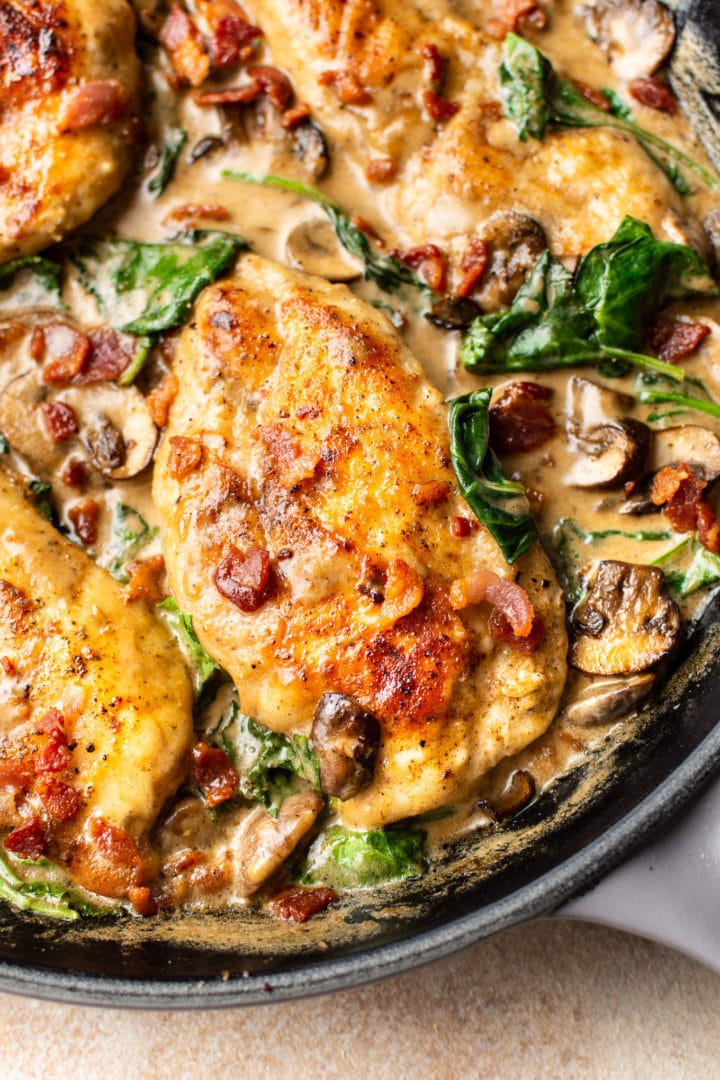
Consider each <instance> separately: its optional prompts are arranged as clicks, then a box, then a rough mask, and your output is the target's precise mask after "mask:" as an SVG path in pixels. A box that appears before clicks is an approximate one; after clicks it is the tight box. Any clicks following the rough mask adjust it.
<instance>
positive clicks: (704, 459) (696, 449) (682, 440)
mask: <svg viewBox="0 0 720 1080" xmlns="http://www.w3.org/2000/svg"><path fill="white" fill-rule="evenodd" d="M681 462H685V463H686V464H687V465H689V467H690V468H691V469H692V471H693V472H694V473H695V475H696V476H700V477H702V479H703V480H707V482H708V483H712V481H713V480H717V478H718V476H720V439H718V437H717V435H716V434H715V432H714V431H709V430H708V428H704V427H701V426H700V425H699V424H683V425H682V426H680V427H669V428H664V429H663V430H662V431H656V432H655V437H654V438H653V441H652V446H651V448H650V453H649V455H648V459H647V471H648V472H651V473H655V472H657V471H658V469H662V468H664V467H665V466H666V465H679V464H680V463H681Z"/></svg>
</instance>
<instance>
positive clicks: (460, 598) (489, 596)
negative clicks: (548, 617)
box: [450, 567, 535, 638]
mask: <svg viewBox="0 0 720 1080" xmlns="http://www.w3.org/2000/svg"><path fill="white" fill-rule="evenodd" d="M483 602H487V603H488V604H492V606H493V607H495V608H498V610H499V611H501V612H502V614H503V615H504V616H505V617H506V619H507V620H508V622H509V623H510V626H511V627H512V631H513V633H514V634H515V636H516V637H519V638H526V637H528V635H529V634H530V632H531V631H532V628H533V622H534V619H535V612H534V610H533V606H532V603H531V602H530V597H529V596H528V594H527V593H526V592H525V590H524V589H523V587H522V586H521V585H518V583H517V582H516V581H508V580H507V578H502V577H500V575H499V574H496V573H495V571H494V570H486V569H485V568H484V567H483V568H482V569H480V570H476V571H475V573H474V575H473V577H472V579H471V580H470V581H467V580H456V581H453V583H452V585H451V586H450V604H451V606H452V607H453V608H455V610H456V611H458V610H460V609H461V608H464V607H467V606H468V605H469V604H482V603H483Z"/></svg>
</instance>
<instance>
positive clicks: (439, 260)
mask: <svg viewBox="0 0 720 1080" xmlns="http://www.w3.org/2000/svg"><path fill="white" fill-rule="evenodd" d="M392 255H393V257H394V258H395V259H399V260H400V262H403V263H405V265H406V266H409V267H410V268H411V269H412V270H417V271H419V273H420V277H421V278H422V279H423V281H424V282H425V284H426V285H428V286H429V287H430V288H431V289H432V290H433V291H434V292H444V291H445V286H446V284H447V257H446V255H445V253H444V252H442V251H441V250H440V248H439V247H437V246H436V245H435V244H423V246H422V247H416V248H410V250H409V251H393V252H392Z"/></svg>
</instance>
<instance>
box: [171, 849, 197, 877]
mask: <svg viewBox="0 0 720 1080" xmlns="http://www.w3.org/2000/svg"><path fill="white" fill-rule="evenodd" d="M204 858H205V856H204V855H203V853H202V851H197V850H196V849H195V848H186V849H185V851H181V852H180V854H179V855H176V856H175V858H174V859H170V860H169V861H168V862H166V863H165V865H164V867H163V869H164V871H165V873H166V874H167V875H168V876H169V877H175V876H176V875H177V874H182V872H183V870H190V869H192V867H193V866H197V865H198V863H201V862H202V861H203V859H204Z"/></svg>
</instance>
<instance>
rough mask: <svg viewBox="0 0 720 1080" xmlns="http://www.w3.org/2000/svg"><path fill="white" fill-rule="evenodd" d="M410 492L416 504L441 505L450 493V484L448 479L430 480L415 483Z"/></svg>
mask: <svg viewBox="0 0 720 1080" xmlns="http://www.w3.org/2000/svg"><path fill="white" fill-rule="evenodd" d="M410 494H411V497H412V501H413V502H414V503H415V505H416V506H439V504H440V503H444V502H445V500H446V499H447V497H448V495H449V494H450V484H449V483H448V482H447V480H430V481H429V482H428V483H426V484H414V485H413V489H412V491H411V493H410Z"/></svg>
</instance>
